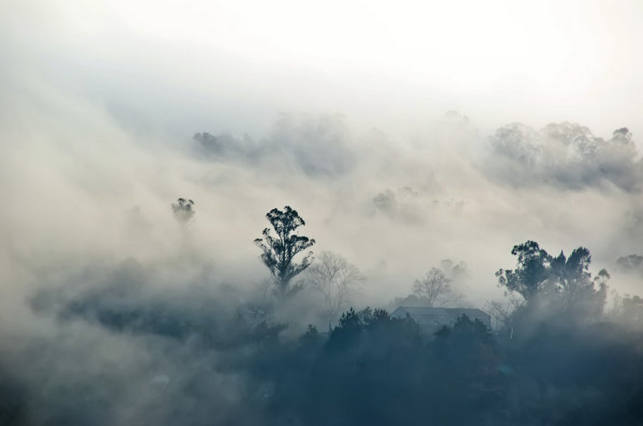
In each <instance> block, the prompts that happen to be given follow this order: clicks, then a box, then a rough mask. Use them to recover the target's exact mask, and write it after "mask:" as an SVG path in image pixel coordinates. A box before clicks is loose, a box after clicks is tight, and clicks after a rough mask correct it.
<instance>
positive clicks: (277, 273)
mask: <svg viewBox="0 0 643 426" xmlns="http://www.w3.org/2000/svg"><path fill="white" fill-rule="evenodd" d="M266 218H267V219H268V221H269V222H270V224H271V225H272V229H273V230H274V233H275V234H276V236H273V232H272V231H271V230H270V228H265V229H264V230H263V237H262V238H257V239H255V244H257V246H259V248H261V250H262V251H263V253H262V255H261V260H262V261H263V263H264V264H265V265H266V266H267V267H268V269H269V270H270V273H271V274H272V276H273V278H274V279H275V285H276V289H277V292H278V294H279V295H280V296H287V295H291V294H293V293H294V292H296V291H297V290H299V289H300V287H298V286H291V285H290V281H291V280H292V279H293V278H294V277H295V276H296V275H298V274H299V273H301V272H302V271H304V270H305V269H306V268H308V267H309V266H310V264H311V263H312V252H308V253H307V254H306V255H305V256H304V257H303V259H302V260H301V261H300V262H297V261H296V260H295V256H297V254H299V253H300V252H302V251H304V250H306V249H308V248H310V247H312V246H313V244H315V240H314V239H310V238H308V237H306V236H303V235H297V234H295V233H294V232H295V230H296V229H297V228H299V227H300V226H304V225H306V222H305V221H304V219H303V218H301V217H300V216H299V213H297V210H293V209H292V208H291V207H290V206H286V207H284V210H283V211H282V210H279V209H272V210H270V211H269V212H268V213H267V214H266Z"/></svg>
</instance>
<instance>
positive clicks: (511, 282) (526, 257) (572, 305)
mask: <svg viewBox="0 0 643 426" xmlns="http://www.w3.org/2000/svg"><path fill="white" fill-rule="evenodd" d="M511 254H513V255H514V256H518V260H517V267H516V269H514V270H510V269H500V270H499V271H498V272H496V277H498V282H499V284H500V286H501V287H505V288H506V289H507V290H509V291H510V292H517V293H519V294H520V295H521V296H522V297H523V298H524V299H525V300H526V301H527V302H530V301H531V300H534V299H536V298H538V297H541V296H544V295H547V294H550V295H555V296H556V297H555V299H556V300H557V301H558V302H559V303H560V304H561V307H562V308H563V309H565V310H570V309H571V310H574V311H579V312H583V313H586V314H587V313H592V314H597V313H600V312H602V309H603V305H604V303H605V296H606V292H607V280H608V279H609V278H610V276H609V274H608V273H607V271H606V270H605V269H601V270H600V271H599V272H598V274H596V276H594V277H592V274H591V272H590V271H589V266H590V263H591V261H592V256H591V254H590V252H589V250H588V249H587V248H585V247H578V248H576V249H574V250H573V251H572V253H571V254H570V255H569V256H565V254H564V253H563V252H562V251H561V252H560V254H559V255H558V256H552V255H550V254H549V253H547V251H545V250H544V249H542V248H540V246H539V245H538V243H537V242H535V241H527V242H525V243H522V244H518V245H516V246H514V247H513V249H512V250H511Z"/></svg>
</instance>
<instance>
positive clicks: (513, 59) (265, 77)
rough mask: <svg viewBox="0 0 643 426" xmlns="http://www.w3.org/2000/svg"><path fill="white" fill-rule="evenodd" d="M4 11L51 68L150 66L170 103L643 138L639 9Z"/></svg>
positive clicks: (582, 2)
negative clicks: (450, 118) (226, 102)
mask: <svg viewBox="0 0 643 426" xmlns="http://www.w3.org/2000/svg"><path fill="white" fill-rule="evenodd" d="M0 9H5V13H2V15H4V16H5V18H3V19H5V20H9V21H10V22H11V21H12V22H13V25H12V27H13V28H14V37H15V38H16V39H17V40H18V43H19V44H18V45H22V46H33V45H37V46H39V50H38V51H39V52H42V50H43V49H45V50H48V54H47V55H46V57H47V60H48V61H53V62H56V61H58V60H60V58H61V57H64V58H66V59H65V60H66V61H70V59H69V58H70V57H72V58H73V57H75V56H78V57H83V58H86V59H85V60H86V61H88V62H90V63H91V64H93V65H91V66H89V68H91V67H92V66H101V67H107V68H111V69H112V70H113V71H114V73H113V76H114V77H113V78H114V79H118V78H119V75H118V74H119V72H122V71H123V70H127V72H130V70H129V68H131V69H132V70H138V71H131V72H133V73H134V75H138V74H136V72H145V70H146V67H147V70H146V71H147V72H148V73H153V74H156V75H155V76H153V77H152V80H153V81H147V82H145V84H148V85H152V86H154V85H156V86H158V87H157V89H158V90H163V91H179V90H180V89H179V88H178V87H174V86H180V85H185V87H186V91H188V90H189V89H190V88H191V89H192V90H195V91H198V90H201V91H202V92H203V93H204V96H205V97H206V98H207V97H209V96H214V93H217V92H218V93H219V94H221V91H224V92H225V93H226V96H230V97H231V98H235V97H236V98H238V99H239V96H240V97H241V98H240V99H241V102H242V103H248V102H250V103H252V102H255V103H259V104H265V105H267V104H271V103H273V104H274V107H275V109H280V110H284V109H306V108H311V109H316V108H320V109H332V110H338V111H340V112H346V113H348V115H351V113H356V114H358V115H359V114H360V113H365V114H367V115H368V114H370V113H373V112H374V111H375V112H376V113H375V115H377V114H378V113H379V114H380V115H382V116H384V115H386V114H398V115H399V114H402V115H410V116H413V115H417V116H418V117H421V116H423V114H425V112H426V111H424V110H427V111H428V110H429V109H431V108H435V109H436V110H439V111H442V110H447V109H457V110H460V111H461V112H463V113H465V114H467V115H470V116H471V117H472V118H474V119H478V120H479V121H482V122H485V121H486V122H488V123H489V124H491V125H495V124H501V123H504V122H510V121H524V122H527V123H528V124H533V125H542V124H545V123H547V122H549V121H561V120H572V121H579V122H581V123H583V124H586V125H589V126H590V127H591V128H592V129H594V131H595V132H596V133H599V134H605V133H606V132H610V131H611V130H612V129H613V128H616V127H620V126H624V125H625V126H629V127H630V128H632V129H633V130H634V131H635V136H636V134H637V133H638V134H640V133H643V119H641V118H640V116H641V114H640V112H641V111H643V95H641V93H643V77H642V75H643V57H642V55H640V49H639V46H640V45H641V43H642V42H643V29H642V28H643V25H642V24H643V2H642V1H639V0H629V1H626V0H614V1H607V0H605V1H590V0H566V1H560V0H559V1H532V2H525V1H521V2H518V1H514V0H495V1H484V2H482V1H395V2H393V1H381V0H380V1H378V0H370V1H346V0H343V1H337V0H331V1H328V0H326V1H317V2H310V1H302V0H275V1H249V0H235V1H192V2H188V1H178V0H172V1H157V0H156V1H135V2H133V1H112V2H105V3H102V4H100V2H88V1H71V0H66V1H58V2H51V1H49V2H38V1H30V0H21V1H11V0H10V1H9V2H8V4H6V3H5V6H0ZM6 10H9V11H10V12H11V13H10V14H7V13H6ZM14 47H15V46H14ZM41 56H42V57H44V55H41ZM72 63H74V62H73V60H72ZM75 63H76V64H78V62H75ZM231 63H234V65H230V64H231ZM96 64H99V65H96ZM105 78H108V79H109V78H110V77H109V75H107V74H106V76H105ZM88 84H90V85H91V84H92V83H88ZM93 84H98V83H97V82H96V81H94V82H93ZM220 85H223V86H224V88H223V89H222V88H220V87H219V86H220ZM208 88H211V89H210V90H212V92H208V90H209V89H208ZM214 88H216V89H214ZM249 93H250V94H249ZM221 96H223V95H221ZM374 105H380V106H379V107H377V106H374ZM242 109H243V108H242ZM636 130H638V132H636Z"/></svg>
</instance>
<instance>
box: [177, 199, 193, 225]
mask: <svg viewBox="0 0 643 426" xmlns="http://www.w3.org/2000/svg"><path fill="white" fill-rule="evenodd" d="M172 211H173V212H174V217H176V219H177V220H178V221H180V222H184V223H185V222H187V221H189V220H190V219H192V217H193V216H194V213H195V210H194V201H192V200H186V199H185V198H179V199H177V200H176V203H172Z"/></svg>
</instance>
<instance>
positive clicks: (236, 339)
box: [0, 199, 643, 426]
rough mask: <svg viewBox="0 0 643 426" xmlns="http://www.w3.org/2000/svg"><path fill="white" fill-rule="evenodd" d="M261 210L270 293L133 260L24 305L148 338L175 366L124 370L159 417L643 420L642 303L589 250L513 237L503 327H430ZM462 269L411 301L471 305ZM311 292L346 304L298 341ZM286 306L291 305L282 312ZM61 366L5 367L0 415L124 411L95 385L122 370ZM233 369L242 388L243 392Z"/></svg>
mask: <svg viewBox="0 0 643 426" xmlns="http://www.w3.org/2000/svg"><path fill="white" fill-rule="evenodd" d="M194 206H195V203H194V202H193V201H191V200H186V199H180V200H179V201H178V202H177V204H175V205H174V207H173V209H174V212H175V214H177V218H178V219H179V220H180V221H181V223H187V222H188V221H190V220H191V219H192V218H193V217H194V215H195V210H194ZM267 219H268V221H269V223H270V226H271V227H270V228H266V229H265V230H264V231H263V233H262V236H261V237H260V238H257V239H256V240H255V243H256V244H257V245H258V246H259V248H260V249H261V260H262V262H263V263H264V264H265V265H266V267H267V268H268V270H269V272H270V276H271V277H272V281H271V283H272V284H271V289H272V292H271V293H270V297H259V296H258V295H257V294H255V295H254V296H253V295H252V294H245V295H244V297H239V293H238V290H236V289H233V288H229V287H228V288H221V289H211V288H208V287H207V285H201V286H197V287H194V286H192V287H180V288H175V289H174V290H172V291H168V290H167V289H165V290H163V291H154V290H152V288H151V287H150V286H148V281H149V280H150V279H148V278H147V276H146V271H145V269H144V268H142V267H141V266H140V265H139V264H137V263H136V262H133V261H130V262H127V263H126V264H124V265H122V268H120V269H119V270H117V271H114V272H113V274H111V275H110V276H109V277H107V278H108V279H106V280H105V282H104V283H103V284H102V285H95V286H91V287H89V288H86V289H83V290H82V291H78V292H66V291H64V289H61V288H49V289H47V290H42V291H40V292H38V293H37V294H36V295H34V297H33V298H32V299H31V300H30V305H31V307H32V309H33V310H34V311H35V312H37V313H38V314H39V315H41V316H45V317H52V318H55V319H56V321H57V323H58V324H59V325H60V327H73V326H74V325H76V324H79V323H80V324H84V325H85V326H89V327H90V329H91V327H94V328H97V329H100V330H106V331H108V333H109V334H110V335H111V336H116V337H118V336H123V339H124V341H125V339H127V341H130V340H133V341H136V342H139V341H140V342H141V344H142V346H143V347H145V348H148V349H146V350H148V351H149V352H146V353H145V356H146V357H149V358H152V359H154V358H158V359H161V358H162V359H164V362H163V363H160V364H162V365H165V367H163V368H164V369H161V367H158V368H159V371H158V372H157V373H156V375H155V376H154V377H153V380H151V381H150V382H149V383H138V382H137V383H134V381H135V380H136V379H134V378H131V379H129V378H126V379H124V380H126V382H125V383H124V384H123V385H124V386H125V387H128V386H130V385H131V386H136V387H137V389H143V390H144V393H145V395H144V396H145V398H150V399H153V400H155V399H154V398H158V400H159V401H162V404H161V403H159V404H161V405H160V407H162V412H163V415H162V416H161V415H156V416H154V421H155V423H157V424H168V425H169V424H184V425H207V424H233V425H256V424H265V425H311V426H314V425H356V424H357V425H361V424H367V425H393V424H406V425H427V424H435V425H507V426H508V425H518V424H519V425H605V424H614V425H640V424H643V351H642V350H641V342H643V332H642V331H641V329H642V328H641V324H640V319H641V318H643V315H641V313H642V312H643V309H641V304H640V303H638V301H640V299H638V298H635V297H629V298H626V299H624V301H623V302H622V303H621V304H620V305H619V308H618V309H616V310H612V311H610V312H606V308H605V307H606V300H607V294H608V280H609V274H608V273H607V271H605V270H601V271H599V272H598V273H597V274H595V275H593V274H592V272H591V271H590V265H591V255H590V252H589V250H587V249H586V248H583V247H579V248H577V249H576V250H574V251H572V253H571V254H570V255H569V256H567V255H565V254H564V253H563V252H561V253H560V254H559V255H551V254H550V253H548V252H547V251H546V250H545V249H543V248H541V247H540V245H539V244H538V243H536V242H534V241H527V242H525V243H522V244H518V245H516V246H514V247H513V249H512V254H513V255H514V256H515V257H516V264H515V266H514V267H513V268H510V269H499V270H498V271H497V273H496V277H497V279H498V285H499V286H501V287H502V288H504V289H505V290H506V291H507V293H508V295H509V297H508V298H507V301H506V302H505V303H494V304H490V305H488V306H487V310H488V311H489V313H491V314H492V315H493V316H494V318H495V319H496V323H497V327H496V328H495V329H494V330H491V329H489V328H488V327H487V326H486V325H485V324H483V323H482V322H480V321H477V320H471V319H470V318H468V317H466V316H461V317H460V318H458V320H457V321H456V322H455V324H453V325H448V326H444V327H442V328H441V329H439V330H438V331H437V332H427V330H425V329H422V328H421V326H420V325H419V324H418V323H417V322H416V321H414V319H413V318H411V317H406V318H396V317H392V316H391V315H390V313H389V312H388V311H387V310H385V309H380V308H375V309H372V308H363V309H356V308H347V309H343V308H342V306H344V303H345V302H346V298H344V299H341V298H338V297H339V296H338V293H337V290H338V287H336V284H337V282H340V283H344V285H346V283H347V282H349V281H350V280H364V277H363V276H361V274H360V273H359V271H357V270H356V268H354V267H351V266H350V265H348V264H346V263H345V262H344V261H342V260H341V259H339V258H338V257H333V256H332V255H330V254H321V255H320V256H319V259H317V260H314V259H313V256H312V253H310V248H311V247H312V246H313V245H314V244H315V240H314V239H311V238H308V237H305V236H302V235H298V234H296V233H295V230H296V229H298V228H299V227H301V226H304V225H305V222H304V220H303V219H302V218H301V217H300V216H299V214H298V213H297V212H296V211H295V210H294V209H292V208H290V207H286V208H285V209H284V210H279V209H273V210H271V211H270V212H269V213H268V215H267ZM463 268H464V267H463V265H461V264H455V265H454V264H452V263H447V264H446V265H443V267H442V269H437V268H434V269H432V270H430V271H429V272H428V273H427V274H426V276H425V277H423V278H421V279H419V280H418V281H417V282H416V283H415V286H414V289H415V292H416V294H415V295H414V299H413V301H414V302H417V303H425V304H427V305H431V304H439V303H440V301H441V300H442V301H451V302H453V301H454V300H455V301H457V300H459V299H458V297H455V296H454V290H453V289H452V288H451V287H450V279H451V278H450V277H455V276H457V274H461V273H462V271H463ZM443 270H448V271H451V272H450V273H449V274H445V273H443ZM304 273H306V274H309V275H306V277H305V279H304V278H302V277H303V275H304ZM447 275H449V276H447ZM328 277H333V278H332V279H339V281H328ZM329 285H331V286H334V287H332V288H330V287H328V286H329ZM307 286H313V287H315V288H317V289H320V290H323V289H325V290H327V293H323V291H322V294H324V295H325V297H324V298H322V299H321V300H322V304H321V305H320V306H311V305H310V304H308V305H305V306H304V307H303V308H302V310H314V309H318V310H320V311H323V312H324V314H325V315H328V314H329V313H332V312H338V314H337V318H336V320H335V321H334V322H333V323H332V324H328V326H327V327H315V326H314V325H308V326H307V329H306V331H305V332H303V333H295V335H293V333H292V330H293V329H295V330H296V329H297V326H302V327H304V328H305V327H306V324H305V323H304V324H301V319H300V318H301V317H300V316H298V314H297V312H301V310H300V311H292V310H293V306H296V305H299V304H306V303H309V302H307V301H306V299H305V298H304V297H303V296H302V295H303V294H304V293H305V291H304V290H305V289H306V287H307ZM326 296H327V297H326ZM344 296H345V294H344ZM329 300H330V301H331V302H332V303H331V302H329ZM338 300H341V301H342V302H341V303H339V304H338V303H336V302H337V301H338ZM400 300H409V298H407V299H400ZM288 310H291V311H292V312H295V313H294V314H291V315H290V316H285V317H284V316H283V315H282V316H279V315H276V314H277V313H280V312H284V311H288ZM341 311H343V312H342V313H341V314H339V312H341ZM50 344H52V345H53V344H54V343H50ZM55 344H65V343H64V342H63V343H60V342H57V341H56V342H55ZM43 347H44V348H45V349H46V345H43V344H39V345H36V346H35V349H34V350H33V352H31V353H30V355H29V357H32V358H33V359H36V360H38V362H36V364H38V363H39V364H40V365H42V362H41V360H40V358H39V357H43V356H44V355H42V354H43V353H46V351H43V350H42V349H43ZM25 358H27V356H25ZM43 362H44V361H43ZM58 362H61V361H60V360H56V359H55V358H47V360H46V362H44V365H46V366H48V367H49V368H50V370H48V371H49V373H47V374H43V375H42V380H43V383H47V386H46V387H44V388H41V387H40V386H39V385H37V386H34V384H33V381H32V382H30V383H27V382H24V381H21V378H22V377H23V375H22V374H21V372H20V371H18V370H16V369H15V368H14V369H13V370H11V369H10V368H9V366H5V362H4V360H2V359H0V371H2V372H3V374H2V376H3V377H4V379H3V382H2V383H1V385H2V386H0V394H1V395H0V396H1V398H0V399H1V400H2V401H3V402H2V404H0V424H7V425H9V424H12V425H18V424H52V425H53V424H66V425H88V424H100V425H103V424H105V425H108V424H114V422H116V421H118V420H116V419H118V417H117V416H116V414H115V413H118V412H122V411H123V410H124V408H123V407H122V406H120V405H118V404H119V403H116V402H115V400H116V399H117V398H116V395H115V394H110V393H109V392H108V390H106V388H105V387H104V382H103V381H104V380H106V379H100V380H96V377H99V378H111V377H112V376H114V377H116V375H117V371H118V368H116V369H115V371H100V372H98V373H96V372H94V373H93V374H92V375H88V377H91V379H87V381H82V380H81V379H79V378H76V379H74V380H71V379H69V381H67V380H66V379H65V378H64V377H63V378H62V379H59V380H60V381H59V382H56V381H54V380H52V379H51V378H49V377H48V375H49V374H53V372H55V371H56V368H57V363H58ZM125 362H127V361H125V360H123V363H125ZM172 366H173V367H172ZM170 367H172V368H174V370H172V369H170ZM45 370H46V369H45ZM30 374H32V373H30ZM222 376H223V377H234V378H235V383H237V382H238V383H242V385H239V386H235V387H234V388H232V387H230V384H229V383H228V382H220V380H221V379H220V378H221V377H222ZM127 380H132V383H131V384H130V383H129V382H127ZM226 383H227V384H226ZM116 388H118V387H116ZM155 401H156V400H155ZM120 404H122V402H120ZM156 407H157V408H158V407H159V406H158V405H157V406H156ZM125 408H127V407H125ZM142 416H143V417H142V418H145V415H144V414H143V415H142ZM141 424H144V423H141Z"/></svg>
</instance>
